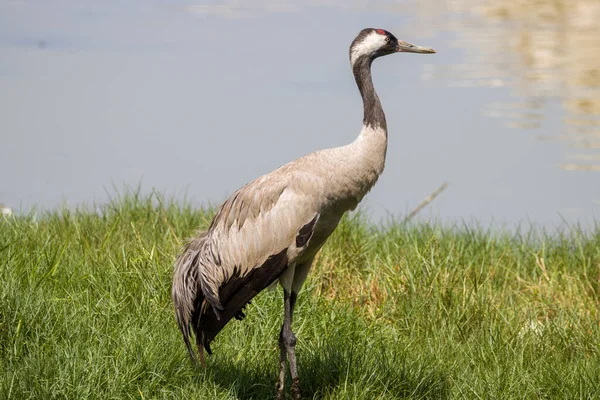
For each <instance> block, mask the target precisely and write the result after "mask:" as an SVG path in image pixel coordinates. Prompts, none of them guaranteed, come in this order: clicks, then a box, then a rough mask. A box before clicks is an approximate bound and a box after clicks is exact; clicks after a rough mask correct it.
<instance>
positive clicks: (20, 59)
mask: <svg viewBox="0 0 600 400" xmlns="http://www.w3.org/2000/svg"><path fill="white" fill-rule="evenodd" d="M598 21H600V2H598V1H597V0H568V1H567V0H454V1H451V0H446V1H444V0H414V1H411V0H406V1H394V2H392V1H366V0H365V1H338V0H325V1H306V2H291V1H279V0H270V1H255V0H249V1H248V0H246V1H241V0H239V1H222V2H198V1H166V0H163V1H159V0H154V1H148V0H144V1H141V0H135V1H129V2H127V3H122V2H116V1H103V2H98V1H67V0H57V1H53V2H46V1H27V0H21V1H18V0H15V1H7V0H2V1H0V134H1V135H2V136H1V145H0V202H1V203H3V204H5V205H6V206H7V207H10V208H12V210H13V212H16V213H28V212H30V211H31V210H42V209H48V208H53V207H56V206H60V205H66V206H67V207H75V206H77V205H80V204H88V205H92V204H101V203H103V202H105V201H107V200H108V199H109V197H111V196H114V195H115V194H116V193H117V192H118V191H120V190H123V188H124V187H130V188H135V187H138V185H139V187H140V190H141V191H142V192H144V193H146V192H150V191H152V190H153V189H155V190H157V191H159V192H161V193H165V194H166V195H167V196H174V197H175V198H176V199H180V200H181V201H183V199H184V198H187V199H188V200H190V201H192V203H193V204H194V205H197V206H201V205H207V204H213V205H217V204H219V203H220V202H222V201H223V200H224V199H225V198H226V197H227V196H228V195H230V194H231V193H233V192H234V191H235V190H236V189H237V188H238V187H240V186H241V185H243V184H245V183H246V182H248V181H250V180H252V179H254V178H255V177H257V176H259V175H261V174H264V173H267V172H269V171H270V170H272V169H274V168H277V167H278V166H280V165H282V164H284V163H286V162H288V161H290V160H292V159H294V158H297V157H299V156H302V155H304V154H306V153H308V152H310V151H314V150H317V149H320V148H325V147H332V146H339V145H343V144H346V143H349V142H350V141H352V140H354V138H355V137H356V135H357V134H358V133H359V130H360V127H361V122H362V105H361V100H360V97H359V94H358V90H357V89H356V87H355V84H354V80H353V77H352V74H351V71H350V68H349V62H348V54H347V52H348V46H349V45H350V42H351V41H352V39H353V38H354V37H355V36H356V34H357V33H358V32H359V31H360V29H362V28H365V27H375V28H384V29H387V30H389V31H391V32H392V33H394V34H395V35H396V36H397V37H398V38H401V39H404V40H407V41H409V42H413V43H416V44H419V45H424V46H428V47H433V48H435V49H436V50H437V51H438V53H437V54H435V55H430V56H425V55H412V54H398V55H394V56H390V57H386V58H383V59H380V60H377V61H376V62H375V63H374V65H373V75H374V81H375V87H376V89H377V91H378V93H379V95H380V98H381V100H382V103H383V106H384V109H385V111H386V115H387V119H388V126H389V146H388V159H387V165H386V171H385V172H384V174H383V176H382V177H381V179H380V181H379V182H378V184H377V185H376V186H375V188H374V189H373V191H372V192H371V193H370V194H369V195H368V196H367V197H366V199H365V202H364V203H365V209H366V210H367V211H368V213H369V215H370V217H371V219H373V220H374V221H379V220H381V219H385V218H389V217H394V218H398V219H401V218H403V216H405V215H407V214H408V213H409V212H410V211H411V210H412V209H414V208H415V207H416V206H417V205H418V204H419V203H420V202H421V201H422V200H423V199H424V198H425V197H427V196H428V195H429V194H430V193H431V192H433V191H434V190H435V189H436V188H438V187H439V186H440V185H441V184H442V183H443V182H448V183H449V186H448V188H447V189H446V190H445V191H443V192H442V193H441V194H440V195H439V196H438V197H437V198H436V199H435V200H434V201H433V202H432V203H431V204H429V206H428V207H427V208H426V209H424V210H423V211H422V212H421V213H420V214H419V215H418V218H420V219H430V218H433V219H437V220H440V221H443V222H445V223H455V222H458V223H462V222H463V221H464V222H466V223H473V222H475V223H478V224H483V225H485V226H487V225H489V224H493V225H494V226H501V227H509V228H513V227H516V226H519V225H523V224H525V225H529V224H530V223H534V224H535V225H537V226H542V227H545V228H547V229H555V228H557V227H561V226H564V225H572V224H581V225H582V226H584V227H591V226H592V225H593V224H594V219H595V218H597V217H598V215H599V213H600V40H599V39H600V23H598Z"/></svg>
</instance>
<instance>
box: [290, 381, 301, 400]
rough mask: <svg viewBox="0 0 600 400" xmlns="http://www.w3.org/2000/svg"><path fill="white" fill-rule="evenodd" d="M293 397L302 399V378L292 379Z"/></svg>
mask: <svg viewBox="0 0 600 400" xmlns="http://www.w3.org/2000/svg"><path fill="white" fill-rule="evenodd" d="M292 399H294V400H301V399H302V396H300V378H298V377H295V378H294V379H292Z"/></svg>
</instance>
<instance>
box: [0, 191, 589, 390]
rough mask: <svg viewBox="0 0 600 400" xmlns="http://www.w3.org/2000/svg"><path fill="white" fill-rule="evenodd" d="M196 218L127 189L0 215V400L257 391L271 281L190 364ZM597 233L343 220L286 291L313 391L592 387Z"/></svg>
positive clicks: (277, 306)
mask: <svg viewBox="0 0 600 400" xmlns="http://www.w3.org/2000/svg"><path fill="white" fill-rule="evenodd" d="M210 217H211V212H210V211H203V210H194V209H192V208H191V207H190V206H179V205H176V204H173V203H170V202H167V203H165V202H163V201H162V200H161V199H160V197H157V196H150V197H140V196H138V195H135V194H133V195H129V196H124V197H123V198H120V199H118V200H115V201H113V202H112V203H111V204H108V205H106V206H104V207H102V208H101V209H100V210H95V211H89V210H88V211H86V210H85V209H82V210H78V211H68V210H56V211H52V212H48V213H46V214H44V215H43V216H41V217H38V218H37V219H35V218H33V217H17V218H4V219H0V282H1V285H0V398H2V399H25V398H36V399H53V398H58V399H61V398H65V399H85V398H90V399H92V398H97V399H128V398H141V399H150V398H157V399H163V398H173V399H182V398H190V399H191V398H195V399H267V398H271V397H272V396H273V394H274V388H275V380H276V372H277V358H278V349H277V337H278V333H279V327H280V324H281V320H282V315H283V312H282V299H281V298H282V295H281V292H280V290H278V291H273V292H265V293H262V294H261V295H260V296H258V297H257V298H256V299H255V301H254V302H253V303H252V305H250V306H249V307H248V309H247V315H248V317H247V318H246V320H245V321H244V322H238V321H233V322H232V323H231V324H230V325H228V326H227V327H226V329H224V330H223V332H221V334H220V335H219V336H218V337H217V340H216V341H215V343H214V344H213V350H214V352H215V354H214V355H213V356H212V357H210V358H209V359H208V360H207V367H206V369H198V370H195V369H194V368H193V367H192V366H191V365H190V363H189V361H188V359H187V354H186V351H185V347H184V344H183V341H182V340H181V337H180V334H179V331H178V330H177V327H176V324H175V321H174V316H173V311H172V305H171V301H170V282H171V272H172V264H173V259H174V257H175V255H176V254H177V251H178V248H179V247H180V245H181V242H182V241H184V240H185V238H186V237H189V236H190V235H193V233H194V231H195V230H196V229H197V228H200V227H206V226H207V224H208V223H209V221H210ZM599 299H600V228H598V227H596V229H595V230H593V231H591V232H582V231H580V230H578V229H576V228H573V229H570V230H566V231H564V232H562V233H560V232H559V233H554V234H552V235H547V234H544V233H543V232H539V231H538V232H535V231H534V230H533V228H532V229H530V230H528V231H526V233H520V234H514V233H512V234H511V233H507V232H502V231H486V230H484V229H481V228H472V227H469V226H459V227H442V226H438V225H435V224H414V225H408V226H403V225H400V224H392V223H390V224H387V226H379V227H378V226H373V225H370V224H369V223H368V222H366V221H365V220H364V219H363V218H361V217H360V215H359V216H355V217H352V218H349V219H345V220H343V222H342V224H341V225H340V227H339V228H338V230H337V231H336V232H335V234H334V236H333V237H332V238H331V240H330V241H329V242H328V243H327V245H326V246H325V248H324V249H323V251H322V253H321V254H320V255H319V257H318V259H317V261H316V264H315V266H314V269H313V271H312V272H311V274H310V277H309V279H308V281H307V282H306V284H305V287H304V290H303V291H302V293H301V294H300V296H299V300H298V308H297V312H296V319H295V322H294V329H295V331H296V333H297V336H298V346H297V353H298V358H299V373H300V374H301V375H300V377H301V387H302V392H303V394H304V396H305V397H306V398H315V399H369V400H372V399H395V398H410V399H418V398H432V399H463V398H472V399H479V398H497V399H516V398H519V399H521V398H525V399H537V398H549V399H550V398H552V399H554V398H561V399H580V398H581V399H592V398H600V316H599V313H598V311H599Z"/></svg>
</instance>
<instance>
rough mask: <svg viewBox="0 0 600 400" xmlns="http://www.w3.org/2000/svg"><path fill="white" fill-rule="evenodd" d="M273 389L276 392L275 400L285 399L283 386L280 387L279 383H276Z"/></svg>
mask: <svg viewBox="0 0 600 400" xmlns="http://www.w3.org/2000/svg"><path fill="white" fill-rule="evenodd" d="M275 389H276V390H277V397H276V399H277V400H283V399H285V394H284V393H285V386H284V385H282V384H281V383H280V382H277V384H276V385H275Z"/></svg>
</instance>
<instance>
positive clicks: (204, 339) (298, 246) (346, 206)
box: [172, 28, 435, 399]
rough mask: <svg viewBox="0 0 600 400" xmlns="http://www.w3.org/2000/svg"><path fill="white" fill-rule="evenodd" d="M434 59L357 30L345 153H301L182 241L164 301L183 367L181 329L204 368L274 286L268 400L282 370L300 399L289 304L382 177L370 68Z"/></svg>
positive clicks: (381, 117) (377, 32)
mask: <svg viewBox="0 0 600 400" xmlns="http://www.w3.org/2000/svg"><path fill="white" fill-rule="evenodd" d="M400 52H406V53H424V54H429V53H435V51H434V50H433V49H430V48H427V47H421V46H417V45H414V44H411V43H408V42H405V41H402V40H398V39H397V38H396V37H395V36H394V35H392V34H391V33H390V32H388V31H386V30H383V29H372V28H368V29H363V30H362V31H361V32H360V33H359V34H358V36H357V37H356V38H355V39H354V41H353V42H352V44H351V46H350V54H349V55H350V64H351V67H352V72H353V73H354V78H355V80H356V84H357V86H358V89H359V91H360V95H361V97H362V101H363V106H364V117H363V125H362V129H361V131H360V134H359V135H358V137H357V138H356V140H354V141H353V142H352V143H350V144H348V145H345V146H342V147H336V148H331V149H325V150H320V151H316V152H313V153H310V154H308V155H306V156H304V157H301V158H299V159H297V160H295V161H292V162H290V163H288V164H285V165H283V166H282V167H280V168H278V169H276V170H274V171H272V172H270V173H268V174H266V175H263V176H261V177H259V178H257V179H255V180H253V181H252V182H250V183H248V184H246V185H245V186H243V187H242V188H240V189H239V190H237V191H236V192H235V193H234V194H233V195H232V196H231V197H229V198H228V199H227V200H226V201H225V202H224V203H223V204H222V205H221V207H220V208H219V209H218V211H217V212H216V214H215V216H214V218H213V220H212V222H211V224H210V226H209V228H208V229H207V230H206V231H204V232H201V233H200V234H198V235H197V237H195V238H193V239H192V240H190V241H189V242H188V243H187V245H186V246H185V248H184V249H183V251H182V253H181V254H180V255H179V257H178V258H177V260H176V262H175V268H174V274H173V285H172V298H173V303H174V306H175V314H176V319H177V323H178V325H179V329H180V330H181V333H182V334H183V339H184V342H185V345H186V347H187V350H188V353H189V356H190V358H191V360H192V362H193V363H195V362H196V355H195V353H194V350H193V349H192V345H191V343H190V333H191V332H190V329H191V331H193V333H194V335H195V339H196V345H197V347H198V353H199V356H200V362H201V363H202V364H203V365H204V350H206V351H207V352H208V354H212V351H211V348H210V343H211V342H212V341H213V339H214V338H215V336H216V335H217V334H218V333H219V332H220V331H221V329H223V327H224V326H225V325H226V324H227V323H228V322H229V321H230V320H231V319H232V318H236V319H240V320H241V319H243V318H244V317H245V314H244V307H245V306H246V305H247V304H248V303H249V302H250V300H252V298H254V296H256V295H257V294H258V293H259V292H260V291H262V290H263V289H265V288H266V287H268V286H270V285H271V284H273V283H275V284H276V281H277V280H278V281H279V284H280V285H281V286H282V287H283V300H284V318H283V325H282V327H281V332H280V335H279V349H280V358H279V377H278V382H277V398H278V399H283V396H284V390H285V376H286V373H287V368H286V367H287V363H289V371H290V374H291V378H292V388H291V392H292V397H293V398H294V399H299V398H300V387H299V382H300V380H299V377H298V372H297V364H296V354H295V347H296V336H295V335H294V332H293V331H292V318H293V315H294V306H295V304H296V298H297V296H298V292H299V291H300V289H301V287H302V284H303V282H304V280H305V279H306V276H307V274H308V272H309V270H310V267H311V264H312V262H313V259H314V257H315V255H316V254H317V252H318V251H319V249H320V248H321V247H322V246H323V244H324V243H325V241H326V240H327V238H328V237H329V236H330V235H331V234H332V232H333V231H334V230H335V228H336V226H337V225H338V223H339V221H340V219H341V218H342V216H343V215H344V213H345V212H346V211H348V210H354V209H355V208H356V206H357V205H358V203H359V202H360V201H361V200H362V198H363V197H364V196H365V195H366V194H367V192H369V190H370V189H371V188H372V187H373V185H374V184H375V182H376V181H377V179H378V178H379V176H380V175H381V173H382V172H383V168H384V164H385V157H386V150H387V124H386V120H385V114H384V112H383V109H382V107H381V103H380V101H379V98H378V96H377V93H376V92H375V89H374V87H373V81H372V78H371V63H372V62H373V60H374V59H376V58H378V57H381V56H385V55H388V54H392V53H400Z"/></svg>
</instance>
